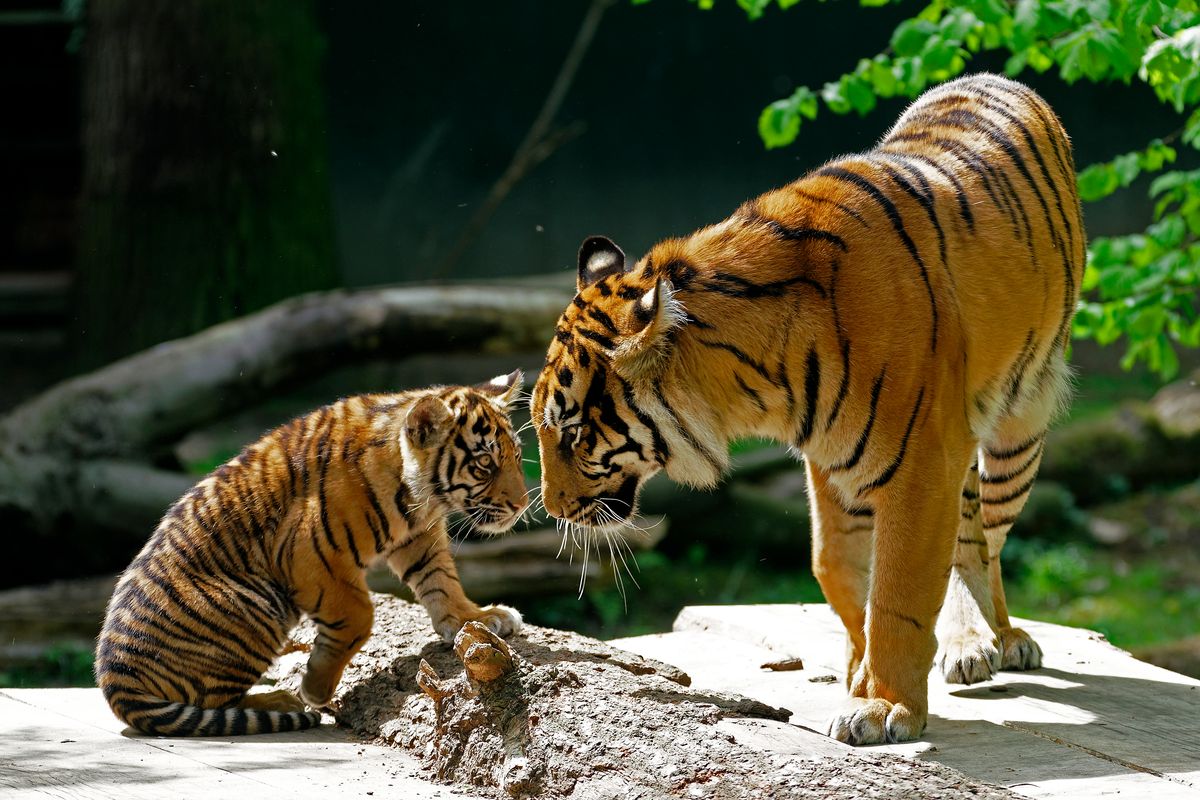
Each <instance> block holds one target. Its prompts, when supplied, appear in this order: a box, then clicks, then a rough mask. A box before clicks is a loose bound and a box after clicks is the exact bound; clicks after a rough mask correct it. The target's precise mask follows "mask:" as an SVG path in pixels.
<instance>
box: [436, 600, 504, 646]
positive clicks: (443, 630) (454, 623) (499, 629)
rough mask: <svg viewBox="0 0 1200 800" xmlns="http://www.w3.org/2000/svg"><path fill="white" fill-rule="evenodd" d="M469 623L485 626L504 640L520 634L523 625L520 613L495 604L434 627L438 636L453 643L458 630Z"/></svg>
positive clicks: (452, 618) (447, 620) (443, 621)
mask: <svg viewBox="0 0 1200 800" xmlns="http://www.w3.org/2000/svg"><path fill="white" fill-rule="evenodd" d="M471 621H474V622H478V623H479V624H480V625H484V626H486V627H487V629H488V630H490V631H491V632H492V633H494V634H496V635H497V636H503V637H504V638H506V639H507V638H508V637H509V636H512V635H513V634H517V633H520V632H521V628H522V626H524V624H525V622H524V620H523V619H521V612H520V611H517V610H516V609H515V608H512V607H511V606H504V605H500V604H499V603H497V604H496V605H492V606H484V607H483V608H480V609H479V610H478V612H477V613H475V614H471V615H468V616H465V617H463V618H462V619H458V618H454V617H447V618H446V619H444V620H442V621H441V622H439V623H438V624H437V625H435V626H434V627H435V628H436V629H437V632H438V635H439V636H441V637H442V638H443V639H445V640H446V641H447V642H453V641H454V637H455V636H456V635H457V634H458V631H459V629H461V628H462V626H463V625H464V624H466V623H467V622H471Z"/></svg>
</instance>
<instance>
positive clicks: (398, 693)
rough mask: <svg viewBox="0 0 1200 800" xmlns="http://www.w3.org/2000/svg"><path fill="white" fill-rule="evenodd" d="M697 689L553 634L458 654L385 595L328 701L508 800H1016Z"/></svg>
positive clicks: (492, 640) (292, 664)
mask: <svg viewBox="0 0 1200 800" xmlns="http://www.w3.org/2000/svg"><path fill="white" fill-rule="evenodd" d="M296 635H297V638H298V639H300V640H302V641H304V640H306V641H311V640H312V636H313V631H312V629H311V628H301V629H300V630H299V631H298V632H297V634H296ZM456 651H457V655H456ZM303 658H304V656H303V655H302V654H299V653H298V654H293V655H289V656H285V657H284V659H282V660H281V663H280V664H279V665H277V668H276V670H277V675H278V677H279V681H280V683H281V684H282V685H284V686H286V687H294V686H295V685H297V684H298V681H299V675H300V671H301V668H302V664H303ZM463 659H465V660H466V661H467V662H468V663H469V664H470V665H471V667H470V672H468V671H465V670H464V668H463ZM689 682H690V681H689V679H688V678H687V676H686V675H684V674H683V673H681V672H680V671H679V670H678V669H675V668H673V667H668V666H667V665H664V664H661V663H658V662H654V661H650V660H647V659H643V658H641V657H639V656H635V655H632V654H630V653H625V652H622V651H620V650H617V649H615V648H613V647H610V646H609V645H606V644H604V643H603V642H599V641H596V640H594V639H588V638H585V637H582V636H579V635H576V634H573V633H568V632H564V631H556V630H549V629H544V628H534V627H527V628H526V629H525V630H524V632H523V633H522V634H521V635H519V636H516V637H513V638H511V639H509V640H508V641H507V642H504V641H502V640H498V639H497V638H496V637H494V636H492V635H491V634H490V633H488V632H487V631H486V630H484V629H482V628H480V627H478V626H468V627H466V628H464V630H463V631H461V632H460V634H459V637H458V639H457V641H456V645H455V649H451V647H450V646H449V645H447V644H445V643H443V642H441V641H440V640H439V639H437V637H436V636H435V635H434V633H433V631H432V629H431V627H430V624H429V621H428V619H427V618H426V616H425V613H424V611H423V610H422V609H421V608H420V607H419V606H414V605H412V604H409V603H405V602H403V601H400V600H397V599H395V598H387V597H382V596H376V616H375V633H374V635H373V636H372V638H371V639H370V641H368V642H367V645H366V646H365V647H364V648H363V651H362V652H361V653H360V654H359V655H358V656H357V657H356V658H355V659H354V661H353V662H352V663H351V664H350V666H349V667H348V668H347V670H346V674H345V676H344V677H343V680H342V683H341V685H340V686H339V689H338V692H337V695H336V696H335V700H334V702H333V707H334V710H335V715H336V717H337V720H338V722H339V724H341V725H344V726H346V727H349V728H351V729H353V730H354V731H355V732H357V733H358V734H360V735H362V736H364V737H367V738H372V739H379V740H382V741H383V742H386V743H389V744H391V745H394V746H396V747H400V748H403V749H405V750H407V751H409V752H411V753H413V754H415V755H416V756H418V757H419V758H420V759H422V760H423V761H424V763H425V764H426V766H427V768H428V770H429V774H430V775H431V777H434V778H436V779H438V780H442V781H446V782H448V783H451V784H457V785H460V786H464V787H470V788H471V789H472V790H474V791H476V792H485V793H491V794H492V795H493V796H495V797H500V798H513V797H538V798H569V799H570V800H584V798H587V799H588V800H600V799H601V798H604V799H607V798H612V799H613V800H616V799H617V798H620V799H621V800H624V799H625V798H645V799H647V800H648V799H649V798H661V797H697V798H720V799H721V800H743V798H745V799H747V800H748V799H749V798H851V797H853V798H858V797H880V798H893V797H894V798H900V797H906V798H907V797H932V798H951V797H954V798H958V797H968V796H969V797H1011V796H1012V795H1011V794H1010V793H1009V792H1007V791H1006V790H1003V789H1000V788H996V787H992V786H987V785H982V784H979V783H977V782H975V781H973V780H971V779H969V778H966V777H965V776H963V775H961V774H959V773H956V772H954V771H952V770H949V769H947V768H944V767H941V766H938V765H935V764H930V763H924V762H917V761H909V760H906V759H902V758H897V757H894V756H886V755H879V754H872V753H869V752H862V751H854V750H852V749H850V748H847V747H845V746H843V745H839V744H837V743H836V742H833V741H832V740H828V739H825V738H824V737H820V736H816V735H814V734H811V733H808V732H805V731H802V730H799V729H796V728H792V727H791V726H787V725H785V724H784V723H783V722H782V720H786V719H787V718H788V717H789V716H790V712H788V711H786V710H784V709H776V708H772V707H770V706H767V705H764V704H762V703H759V702H757V701H754V700H750V699H748V698H745V697H740V696H738V695H732V694H726V693H720V692H698V691H692V690H689V689H688V688H687V684H688V683H689ZM771 726H774V730H772V729H771ZM781 730H782V731H783V733H786V732H787V731H792V732H793V733H795V734H798V735H799V736H797V737H794V738H788V737H787V736H781V735H780V733H781ZM797 740H803V741H806V742H808V743H809V744H808V745H807V747H799V746H796V745H795V744H794V742H795V741H797ZM781 741H786V742H790V743H791V744H788V745H786V746H784V745H780V744H779V742H781Z"/></svg>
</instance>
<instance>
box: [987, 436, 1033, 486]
mask: <svg viewBox="0 0 1200 800" xmlns="http://www.w3.org/2000/svg"><path fill="white" fill-rule="evenodd" d="M1044 446H1045V440H1042V442H1041V444H1039V445H1038V448H1037V449H1036V450H1034V451H1033V455H1031V456H1030V457H1029V458H1028V459H1026V461H1025V463H1023V464H1022V465H1021V466H1019V467H1017V468H1016V469H1014V470H1009V471H1008V472H1006V473H1005V474H1003V475H984V476H983V477H982V478H980V480H981V481H983V482H984V483H986V484H989V485H996V484H1001V483H1008V482H1009V481H1011V480H1012V479H1013V478H1019V477H1020V476H1021V474H1022V473H1023V472H1025V470H1027V469H1029V468H1030V467H1032V466H1033V465H1034V463H1036V462H1037V460H1038V459H1039V458H1041V457H1042V450H1043V449H1044Z"/></svg>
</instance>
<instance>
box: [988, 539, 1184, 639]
mask: <svg viewBox="0 0 1200 800" xmlns="http://www.w3.org/2000/svg"><path fill="white" fill-rule="evenodd" d="M1009 542H1010V544H1016V545H1017V547H1016V548H1015V551H1016V552H1014V553H1013V555H1014V556H1018V558H1016V559H1014V558H1009V559H1008V561H1009V563H1013V562H1014V561H1017V562H1018V563H1019V565H1020V566H1019V568H1018V569H1017V570H1014V572H1015V573H1016V574H1015V575H1014V576H1013V578H1012V579H1006V581H1005V588H1006V594H1007V596H1008V600H1009V607H1010V609H1011V611H1012V613H1014V614H1016V615H1017V616H1022V617H1027V618H1029V619H1038V620H1044V621H1046V622H1057V623H1060V624H1063V625H1073V626H1076V627H1081V628H1090V629H1092V630H1095V631H1099V632H1100V633H1103V634H1104V635H1105V636H1107V637H1108V639H1109V641H1111V642H1112V643H1113V644H1115V645H1117V646H1118V647H1123V648H1135V647H1140V646H1143V645H1150V644H1159V643H1162V642H1170V641H1174V640H1177V639H1182V638H1185V637H1188V636H1192V635H1195V634H1200V576H1196V575H1189V574H1185V573H1184V572H1183V571H1181V570H1177V569H1173V568H1172V565H1171V564H1170V563H1164V562H1163V561H1162V560H1160V559H1158V558H1156V557H1144V558H1141V559H1138V560H1137V561H1131V560H1127V559H1124V558H1122V557H1120V556H1118V555H1116V554H1114V553H1111V552H1108V551H1104V550H1100V549H1091V548H1089V547H1086V546H1084V545H1081V544H1078V543H1072V544H1066V545H1053V546H1051V545H1046V544H1044V543H1042V542H1038V541H1034V542H1026V543H1021V542H1020V541H1019V540H1015V539H1010V540H1009ZM1005 555H1006V556H1008V555H1009V549H1008V547H1007V546H1006V548H1005Z"/></svg>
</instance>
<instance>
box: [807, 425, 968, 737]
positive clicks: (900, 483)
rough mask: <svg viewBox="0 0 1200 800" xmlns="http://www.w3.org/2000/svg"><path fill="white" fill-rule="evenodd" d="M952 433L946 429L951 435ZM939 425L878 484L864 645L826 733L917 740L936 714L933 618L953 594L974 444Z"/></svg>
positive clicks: (913, 443)
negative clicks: (949, 591) (931, 688)
mask: <svg viewBox="0 0 1200 800" xmlns="http://www.w3.org/2000/svg"><path fill="white" fill-rule="evenodd" d="M945 438H949V437H945ZM948 445H949V442H946V441H944V439H943V437H942V436H941V435H940V432H935V433H932V434H927V435H924V436H921V437H920V438H919V439H918V438H917V436H914V437H913V439H912V440H911V441H910V442H909V452H908V459H907V461H906V462H905V463H903V464H901V466H900V468H899V469H898V471H896V472H895V473H894V475H893V477H892V479H891V480H890V482H888V483H887V484H886V485H885V486H882V487H879V488H877V489H875V490H874V492H872V493H871V494H872V496H871V497H870V501H871V502H872V504H873V505H874V507H875V542H874V548H873V554H874V558H873V566H872V571H871V583H870V589H869V592H868V597H867V615H866V633H867V636H866V654H865V656H864V657H863V661H862V663H861V664H860V665H859V668H858V672H857V673H856V674H855V676H854V678H853V679H852V681H851V684H850V698H849V699H848V700H847V702H846V704H845V705H844V706H843V708H842V709H841V710H840V711H839V712H838V713H836V714H835V715H834V717H833V719H832V720H831V721H830V724H829V735H830V736H833V737H834V738H836V739H838V740H840V741H843V742H847V743H849V744H858V745H863V744H881V743H883V742H903V741H909V740H911V739H915V738H917V737H918V736H920V735H921V733H922V732H923V731H924V730H925V724H926V721H927V719H928V716H929V697H928V682H929V668H930V666H931V665H932V662H933V656H934V651H935V650H936V649H937V642H936V640H935V638H934V624H935V622H936V620H937V616H938V612H939V610H940V608H941V605H942V600H943V598H944V596H945V593H946V583H947V580H948V575H949V572H950V564H951V557H952V555H953V552H954V545H955V535H954V532H955V531H956V530H957V528H958V525H957V522H958V518H959V499H960V497H961V490H962V476H963V474H964V473H965V472H966V469H967V465H968V464H969V452H966V448H960V449H961V450H963V452H960V453H948V452H947V447H948Z"/></svg>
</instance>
